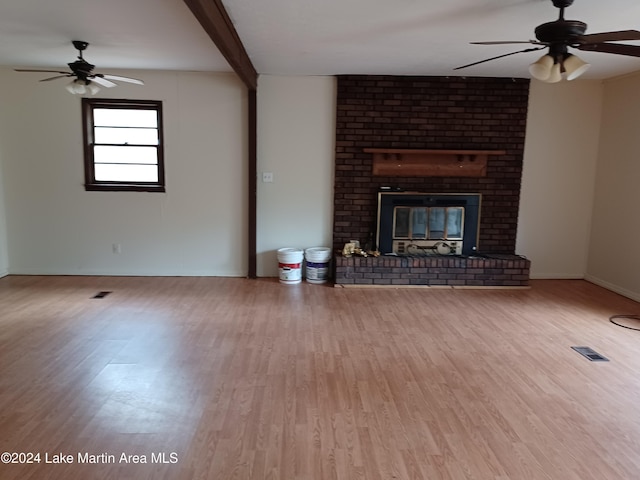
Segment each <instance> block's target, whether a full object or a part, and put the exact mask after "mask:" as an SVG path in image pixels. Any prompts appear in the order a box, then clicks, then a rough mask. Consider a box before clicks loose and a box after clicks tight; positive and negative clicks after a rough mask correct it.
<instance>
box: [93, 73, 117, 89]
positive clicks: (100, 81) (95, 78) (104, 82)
mask: <svg viewBox="0 0 640 480" xmlns="http://www.w3.org/2000/svg"><path fill="white" fill-rule="evenodd" d="M87 78H88V79H89V80H91V81H93V82H96V83H97V84H98V85H102V86H103V87H107V88H111V87H115V86H116V84H115V83H113V82H112V81H110V80H106V79H104V78H102V75H89V76H87Z"/></svg>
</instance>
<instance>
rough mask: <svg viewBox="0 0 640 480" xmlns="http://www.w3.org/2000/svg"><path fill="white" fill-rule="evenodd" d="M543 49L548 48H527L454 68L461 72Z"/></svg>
mask: <svg viewBox="0 0 640 480" xmlns="http://www.w3.org/2000/svg"><path fill="white" fill-rule="evenodd" d="M543 48H547V47H535V48H526V49H524V50H518V51H517V52H510V53H505V54H504V55H498V56H496V57H491V58H487V59H485V60H480V61H479V62H473V63H469V64H468V65H462V66H461V67H456V68H454V70H460V69H463V68H467V67H473V66H474V65H478V64H480V63H484V62H490V61H491V60H497V59H498V58H502V57H508V56H509V55H515V54H516V53H525V52H535V51H536V50H542V49H543Z"/></svg>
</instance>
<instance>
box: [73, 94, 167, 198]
mask: <svg viewBox="0 0 640 480" xmlns="http://www.w3.org/2000/svg"><path fill="white" fill-rule="evenodd" d="M82 121H83V136H84V175H85V189H86V190H103V191H126V190H129V191H137V192H164V191H165V187H164V161H163V142H162V102H159V101H155V100H113V99H94V98H83V99H82Z"/></svg>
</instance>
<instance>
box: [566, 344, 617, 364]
mask: <svg viewBox="0 0 640 480" xmlns="http://www.w3.org/2000/svg"><path fill="white" fill-rule="evenodd" d="M571 348H573V349H574V350H575V351H576V352H578V353H579V354H580V355H582V356H583V357H587V358H588V359H589V360H591V361H592V362H608V361H609V359H608V358H606V357H603V356H602V355H600V354H599V353H598V352H596V351H595V350H593V349H592V348H590V347H571Z"/></svg>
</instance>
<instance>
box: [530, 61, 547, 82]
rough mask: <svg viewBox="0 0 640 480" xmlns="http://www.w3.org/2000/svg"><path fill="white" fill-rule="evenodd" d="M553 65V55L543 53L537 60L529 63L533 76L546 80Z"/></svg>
mask: <svg viewBox="0 0 640 480" xmlns="http://www.w3.org/2000/svg"><path fill="white" fill-rule="evenodd" d="M552 67H553V57H552V56H551V55H543V56H542V57H540V58H539V59H538V61H537V62H534V63H532V64H531V65H529V73H531V75H532V76H533V78H537V79H538V80H543V81H545V80H547V79H548V78H549V76H550V75H551V69H552Z"/></svg>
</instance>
